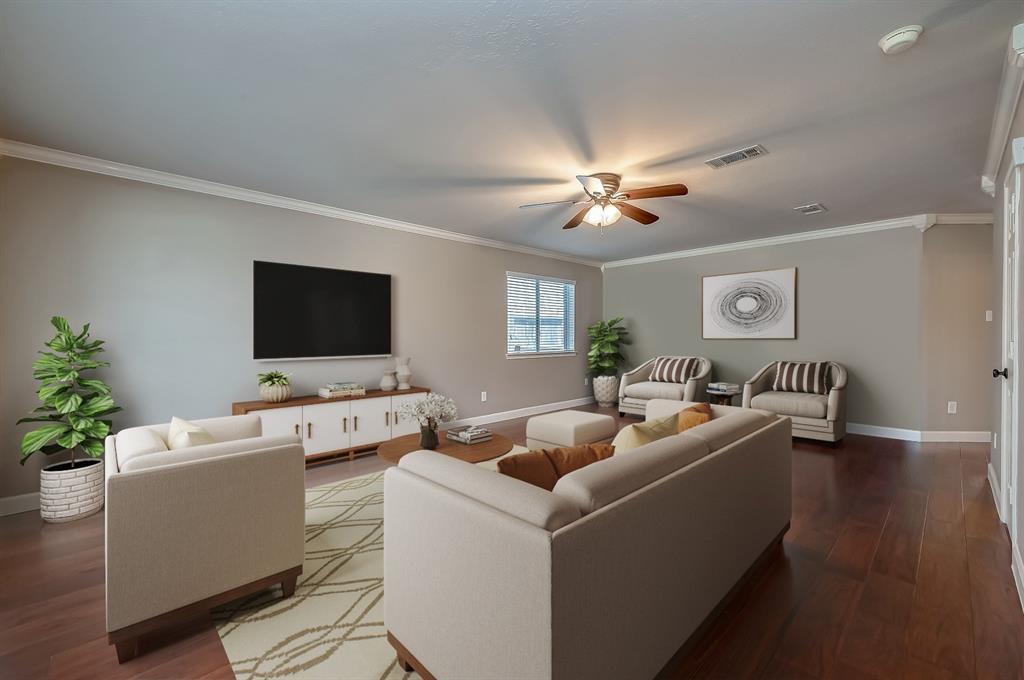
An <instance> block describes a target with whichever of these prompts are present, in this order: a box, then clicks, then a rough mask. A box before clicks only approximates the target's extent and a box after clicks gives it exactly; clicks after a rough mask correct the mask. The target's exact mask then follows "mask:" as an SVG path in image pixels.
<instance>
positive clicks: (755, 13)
mask: <svg viewBox="0 0 1024 680" xmlns="http://www.w3.org/2000/svg"><path fill="white" fill-rule="evenodd" d="M1022 18H1024V4H1022V3H1021V2H1020V0H990V1H988V2H984V1H982V2H971V1H966V2H965V1H961V2H949V1H947V0H906V1H899V0H884V1H877V2H876V1H871V0H857V1H843V0H822V1H818V2H798V1H795V0H792V1H787V0H775V1H770V0H763V1H756V2H755V1H753V0H750V1H746V2H739V1H735V0H733V1H729V0H718V1H715V2H674V3H646V2H586V3H574V2H557V3H556V2H540V1H532V2H527V1H519V2H507V1H504V2H477V3H469V2H372V3H371V2H356V3H309V4H297V3H284V2H275V3H235V2H189V3H186V2H179V3H167V2H137V3H120V2H119V3H107V2H80V3H69V2H51V1H49V0H35V1H34V2H11V1H9V0H4V1H3V2H0V137H6V138H9V139H14V140H18V141H23V142H29V143H32V144H39V145H43V146H48V147H54V148H57V149H63V150H67V151H72V152H76V153H81V154H86V155H90V156H96V157H99V158H103V159H107V160H114V161H119V162H123V163H130V164H134V165H140V166H143V167H147V168H152V169H156V170H163V171H167V172H173V173H178V174H182V175H188V176H191V177H198V178H202V179H208V180H213V181H217V182H223V183H226V184H232V185H237V186H241V187H246V188H251V189H257V190H261V191H267V192H271V193H275V194H281V195H285V196H289V197H294V198H300V199H305V200H310V201H315V202H318V203H325V204H328V205H333V206H339V207H343V208H348V209H351V210H358V211H361V212H367V213H371V214H375V215H382V216H385V217H391V218H395V219H401V220H407V221H411V222H416V223H419V224H424V225H428V226H432V227H440V228H443V229H450V230H453V231H459V232H464V233H467V234H474V235H478V236H484V237H488V238H494V239H499V240H503V241H508V242H512V243H519V244H524V245H530V246H534V247H540V248H547V249H551V250H558V251H562V252H565V253H571V254H574V255H579V256H584V257H589V258H594V259H601V260H609V259H618V258H625V257H634V256H639V255H646V254H652V253H658V252H664V251H669V250H678V249H684V248H693V247H699V246H706V245H712V244H718V243H726V242H731V241H737V240H744V239H750V238H759V237H765V236H772V235H776V234H781V233H792V232H796V231H802V230H808V229H818V228H822V227H827V226H836V225H843V224H851V223H857V222H864V221H870V220H874V219H880V218H887V217H896V216H901V215H908V214H914V213H922V212H972V211H974V212H977V211H988V210H991V203H990V201H989V200H988V199H987V197H986V196H984V195H983V194H982V193H981V192H980V190H979V188H978V183H979V172H980V169H981V166H982V163H983V162H984V153H985V145H986V141H987V136H988V131H989V126H990V123H991V119H992V107H993V105H994V102H995V96H996V88H997V85H998V81H999V75H1000V70H1001V66H1002V60H1003V56H1004V51H1005V49H1006V44H1007V40H1008V36H1009V32H1010V29H1011V27H1012V26H1013V24H1014V23H1016V22H1017V21H1019V20H1020V19H1022ZM909 23H922V24H924V26H925V33H924V35H923V36H922V38H921V41H920V42H919V44H918V45H917V47H915V48H914V49H913V50H911V51H910V52H907V53H905V54H902V55H898V56H894V57H886V56H884V55H882V53H881V52H880V51H879V49H878V47H877V45H876V43H877V41H878V39H879V38H880V37H881V36H882V35H883V34H884V33H886V32H888V31H889V30H892V29H894V28H898V27H900V26H903V25H905V24H909ZM753 142H760V143H762V144H764V145H765V146H766V147H767V148H768V150H769V152H770V155H768V156H767V157H765V158H763V159H760V160H756V161H751V162H747V163H743V164H740V165H737V166H733V167H731V168H726V169H722V170H711V169H710V168H707V167H706V166H704V165H703V160H704V159H705V158H707V157H709V156H712V155H716V154H718V153H721V152H725V151H729V150H732V149H735V148H737V147H740V146H742V145H746V144H749V143H753ZM596 171H610V172H619V173H621V174H623V175H624V177H625V179H624V182H623V185H624V186H626V187H629V186H638V185H649V184H661V183H668V182H679V181H681V182H684V183H686V184H687V185H688V186H689V187H690V195H689V196H687V197H685V198H667V199H656V200H647V201H640V202H638V205H641V206H642V207H643V208H645V209H647V210H651V211H653V212H655V213H657V214H659V215H661V218H662V219H661V220H660V221H659V222H657V223H656V224H654V225H652V226H650V227H641V226H640V225H638V224H636V223H633V222H630V221H628V220H622V221H621V222H620V223H619V224H618V225H616V226H615V227H614V228H613V229H611V230H610V231H608V232H607V233H606V234H605V235H604V236H601V235H600V234H599V233H598V232H597V230H595V229H592V228H586V227H581V228H579V229H576V230H573V231H571V232H563V231H562V230H561V229H560V226H561V225H562V224H563V223H564V222H565V221H566V220H567V219H568V218H569V217H570V216H571V215H572V209H571V208H568V207H554V208H539V209H534V210H531V211H526V210H519V209H517V208H516V206H517V205H519V204H520V203H527V202H538V201H551V200H559V199H565V198H572V197H575V196H576V195H577V193H578V185H577V184H576V182H575V180H573V179H572V178H573V176H574V175H576V174H578V173H590V172H596ZM811 202H822V203H824V204H826V205H827V206H828V207H829V212H828V213H826V214H824V215H817V216H813V217H804V216H801V215H798V214H796V213H794V212H793V211H792V207H793V206H796V205H802V204H805V203H811Z"/></svg>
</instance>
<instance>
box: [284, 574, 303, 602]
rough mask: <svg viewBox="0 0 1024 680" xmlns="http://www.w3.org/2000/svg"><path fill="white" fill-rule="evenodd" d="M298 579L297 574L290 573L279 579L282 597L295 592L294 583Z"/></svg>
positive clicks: (289, 595)
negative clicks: (281, 579)
mask: <svg viewBox="0 0 1024 680" xmlns="http://www.w3.org/2000/svg"><path fill="white" fill-rule="evenodd" d="M298 580H299V575H298V574H290V575H289V576H286V577H285V578H284V580H283V581H281V591H282V593H283V595H284V597H291V596H292V595H294V594H295V584H296V582H297V581H298Z"/></svg>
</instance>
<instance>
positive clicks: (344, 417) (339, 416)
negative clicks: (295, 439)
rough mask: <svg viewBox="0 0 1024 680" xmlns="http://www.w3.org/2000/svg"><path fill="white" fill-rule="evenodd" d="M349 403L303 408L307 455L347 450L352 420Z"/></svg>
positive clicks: (329, 403) (304, 442)
mask: <svg viewBox="0 0 1024 680" xmlns="http://www.w3.org/2000/svg"><path fill="white" fill-rule="evenodd" d="M349 403H350V402H347V401H333V402H328V403H326V404H314V405H312V406H303V407H302V417H303V420H304V421H305V422H304V423H303V425H302V438H303V445H304V446H305V447H306V455H307V456H312V455H313V454H316V453H323V452H324V451H336V450H338V449H347V448H348V447H349V446H351V445H350V444H349V433H351V432H352V420H351V418H349Z"/></svg>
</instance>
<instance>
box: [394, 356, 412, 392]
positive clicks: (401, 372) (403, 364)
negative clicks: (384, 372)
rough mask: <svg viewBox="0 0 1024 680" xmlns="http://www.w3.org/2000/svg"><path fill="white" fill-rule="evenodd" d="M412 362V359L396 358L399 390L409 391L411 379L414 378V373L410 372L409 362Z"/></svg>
mask: <svg viewBox="0 0 1024 680" xmlns="http://www.w3.org/2000/svg"><path fill="white" fill-rule="evenodd" d="M410 361H412V358H410V357H395V374H396V375H397V377H398V389H400V390H407V389H409V387H410V385H409V378H411V377H412V371H410V370H409V362H410Z"/></svg>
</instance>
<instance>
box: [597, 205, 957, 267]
mask: <svg viewBox="0 0 1024 680" xmlns="http://www.w3.org/2000/svg"><path fill="white" fill-rule="evenodd" d="M940 217H941V218H942V219H943V220H945V219H947V218H949V217H950V216H949V215H928V214H925V215H909V216H907V217H896V218H893V219H888V220H878V221H876V222H862V223H861V224H851V225H849V226H845V227H832V228H831V229H818V230H816V231H804V232H799V233H796V234H783V235H782V236H769V237H768V238H758V239H753V240H751V241H737V242H735V243H723V244H721V245H717V246H706V247H704V248H692V249H690V250H677V251H674V252H671V253H659V254H657V255H645V256H643V257H631V258H629V259H625V260H615V261H613V262H605V263H604V267H603V268H602V269H607V268H609V267H629V266H632V265H637V264H648V263H651V262H663V261H665V260H679V259H683V258H687V257H700V256H702V255H714V254H715V253H728V252H731V251H734V250H750V249H752V248H766V247H768V246H781V245H785V244H787V243H799V242H800V241H816V240H818V239H823V238H836V237H838V236H852V235H854V234H866V233H870V232H872V231H887V230H889V229H903V228H906V227H914V228H915V229H917V230H918V231H922V232H923V231H925V230H927V229H928V228H929V227H931V226H932V225H933V224H936V223H937V222H938V219H939V218H940ZM952 223H953V222H950V223H947V222H943V224H952ZM955 223H956V224H960V222H955Z"/></svg>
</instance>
